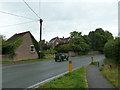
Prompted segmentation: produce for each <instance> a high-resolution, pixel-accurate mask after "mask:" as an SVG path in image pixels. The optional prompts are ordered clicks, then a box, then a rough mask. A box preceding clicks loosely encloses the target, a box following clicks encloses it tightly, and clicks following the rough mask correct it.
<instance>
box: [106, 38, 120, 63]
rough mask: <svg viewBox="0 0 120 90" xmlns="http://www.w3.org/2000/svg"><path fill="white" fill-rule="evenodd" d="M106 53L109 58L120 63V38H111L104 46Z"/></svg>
mask: <svg viewBox="0 0 120 90" xmlns="http://www.w3.org/2000/svg"><path fill="white" fill-rule="evenodd" d="M104 53H105V56H106V57H107V58H110V59H113V60H114V61H115V62H116V63H119V64H120V38H116V39H115V40H109V41H108V42H107V43H106V44H105V46H104Z"/></svg>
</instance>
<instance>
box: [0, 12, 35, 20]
mask: <svg viewBox="0 0 120 90" xmlns="http://www.w3.org/2000/svg"><path fill="white" fill-rule="evenodd" d="M0 13H4V14H9V15H13V16H16V17H21V18H26V19H30V20H37V19H33V18H29V17H24V16H20V15H16V14H12V13H9V12H4V11H0Z"/></svg>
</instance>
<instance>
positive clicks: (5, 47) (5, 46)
mask: <svg viewBox="0 0 120 90" xmlns="http://www.w3.org/2000/svg"><path fill="white" fill-rule="evenodd" d="M1 40H2V54H7V55H9V56H10V57H13V56H15V49H16V48H17V47H19V46H20V44H21V43H22V41H23V38H19V39H18V40H17V41H15V42H14V43H10V44H9V43H8V42H7V40H6V39H4V37H3V36H1Z"/></svg>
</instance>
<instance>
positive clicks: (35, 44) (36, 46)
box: [30, 33, 40, 58]
mask: <svg viewBox="0 0 120 90" xmlns="http://www.w3.org/2000/svg"><path fill="white" fill-rule="evenodd" d="M30 35H31V39H32V42H33V44H34V46H35V50H36V51H37V54H38V58H39V57H40V54H39V50H40V48H39V44H38V42H37V41H36V40H35V38H34V37H33V36H32V34H31V33H30Z"/></svg>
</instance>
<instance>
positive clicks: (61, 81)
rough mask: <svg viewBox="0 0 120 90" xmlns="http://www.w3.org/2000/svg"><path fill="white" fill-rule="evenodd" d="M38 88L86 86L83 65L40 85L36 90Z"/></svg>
mask: <svg viewBox="0 0 120 90" xmlns="http://www.w3.org/2000/svg"><path fill="white" fill-rule="evenodd" d="M40 88H88V87H87V82H86V70H85V67H82V68H80V69H77V70H75V71H73V72H72V73H68V74H66V75H64V76H62V77H59V78H57V79H55V80H52V81H50V82H48V83H46V84H44V85H41V86H40V87H38V88H37V89H36V90H39V89H40Z"/></svg>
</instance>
